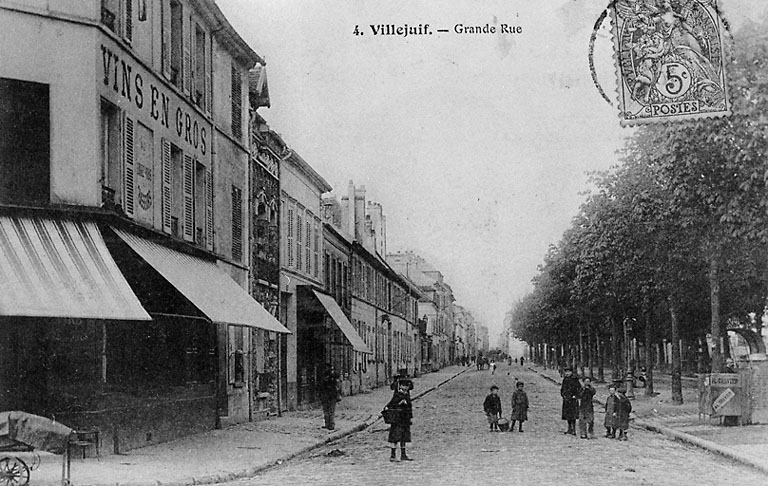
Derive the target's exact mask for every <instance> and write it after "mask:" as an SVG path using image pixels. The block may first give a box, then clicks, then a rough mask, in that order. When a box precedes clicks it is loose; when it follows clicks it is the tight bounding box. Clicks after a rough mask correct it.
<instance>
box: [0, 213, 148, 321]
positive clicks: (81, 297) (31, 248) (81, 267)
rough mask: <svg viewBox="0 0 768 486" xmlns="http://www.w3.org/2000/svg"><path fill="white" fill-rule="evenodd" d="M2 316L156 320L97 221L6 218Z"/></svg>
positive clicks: (0, 222) (0, 273) (0, 234)
mask: <svg viewBox="0 0 768 486" xmlns="http://www.w3.org/2000/svg"><path fill="white" fill-rule="evenodd" d="M0 286H2V291H0V315H4V316H29V317H72V318H83V319H114V320H151V317H149V314H147V312H146V311H145V310H144V308H143V307H142V306H141V303H139V299H138V298H137V297H136V295H135V294H134V293H133V291H132V290H131V287H130V286H129V285H128V282H127V281H126V280H125V277H123V274H122V273H120V269H119V268H118V267H117V264H115V261H114V260H113V259H112V255H111V254H110V253H109V250H108V249H107V246H106V245H105V243H104V239H103V237H102V235H101V232H100V231H99V228H98V227H97V226H96V224H95V223H93V222H85V221H74V220H65V219H52V218H42V217H26V216H0Z"/></svg>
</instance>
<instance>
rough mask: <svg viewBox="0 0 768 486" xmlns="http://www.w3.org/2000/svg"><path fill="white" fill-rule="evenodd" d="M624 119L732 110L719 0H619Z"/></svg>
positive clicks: (616, 25)
mask: <svg viewBox="0 0 768 486" xmlns="http://www.w3.org/2000/svg"><path fill="white" fill-rule="evenodd" d="M611 14H612V17H613V37H614V48H615V57H616V71H617V75H618V88H619V89H618V91H619V93H618V94H619V110H620V113H619V116H620V118H621V124H622V125H631V124H639V123H649V122H656V121H669V120H677V119H690V118H702V117H715V116H724V115H728V114H730V108H731V106H730V100H729V98H728V89H727V83H726V72H725V64H726V60H725V54H724V51H723V47H724V46H723V33H724V29H723V24H722V20H721V18H720V15H719V13H718V10H717V5H716V0H616V1H615V2H613V8H612V9H611Z"/></svg>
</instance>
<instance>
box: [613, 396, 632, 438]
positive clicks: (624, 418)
mask: <svg viewBox="0 0 768 486" xmlns="http://www.w3.org/2000/svg"><path fill="white" fill-rule="evenodd" d="M631 411H632V402H630V401H629V398H627V397H626V396H623V395H619V396H618V397H616V418H617V420H616V428H618V429H621V430H627V429H628V428H629V412H631Z"/></svg>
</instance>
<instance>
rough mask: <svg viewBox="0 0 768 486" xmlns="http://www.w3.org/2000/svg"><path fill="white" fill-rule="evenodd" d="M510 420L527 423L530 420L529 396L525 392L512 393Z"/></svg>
mask: <svg viewBox="0 0 768 486" xmlns="http://www.w3.org/2000/svg"><path fill="white" fill-rule="evenodd" d="M510 420H513V421H514V420H519V421H520V422H525V421H526V420H528V395H526V394H525V392H524V391H523V390H515V391H514V392H513V393H512V417H510Z"/></svg>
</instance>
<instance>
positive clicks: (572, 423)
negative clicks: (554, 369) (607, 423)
mask: <svg viewBox="0 0 768 486" xmlns="http://www.w3.org/2000/svg"><path fill="white" fill-rule="evenodd" d="M564 374H565V376H563V383H562V385H560V396H561V397H563V414H562V417H563V420H565V421H567V422H568V430H567V431H566V432H565V433H566V434H570V435H576V419H577V418H579V394H580V393H581V383H579V379H578V378H576V377H575V376H573V369H572V368H565V370H564Z"/></svg>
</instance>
